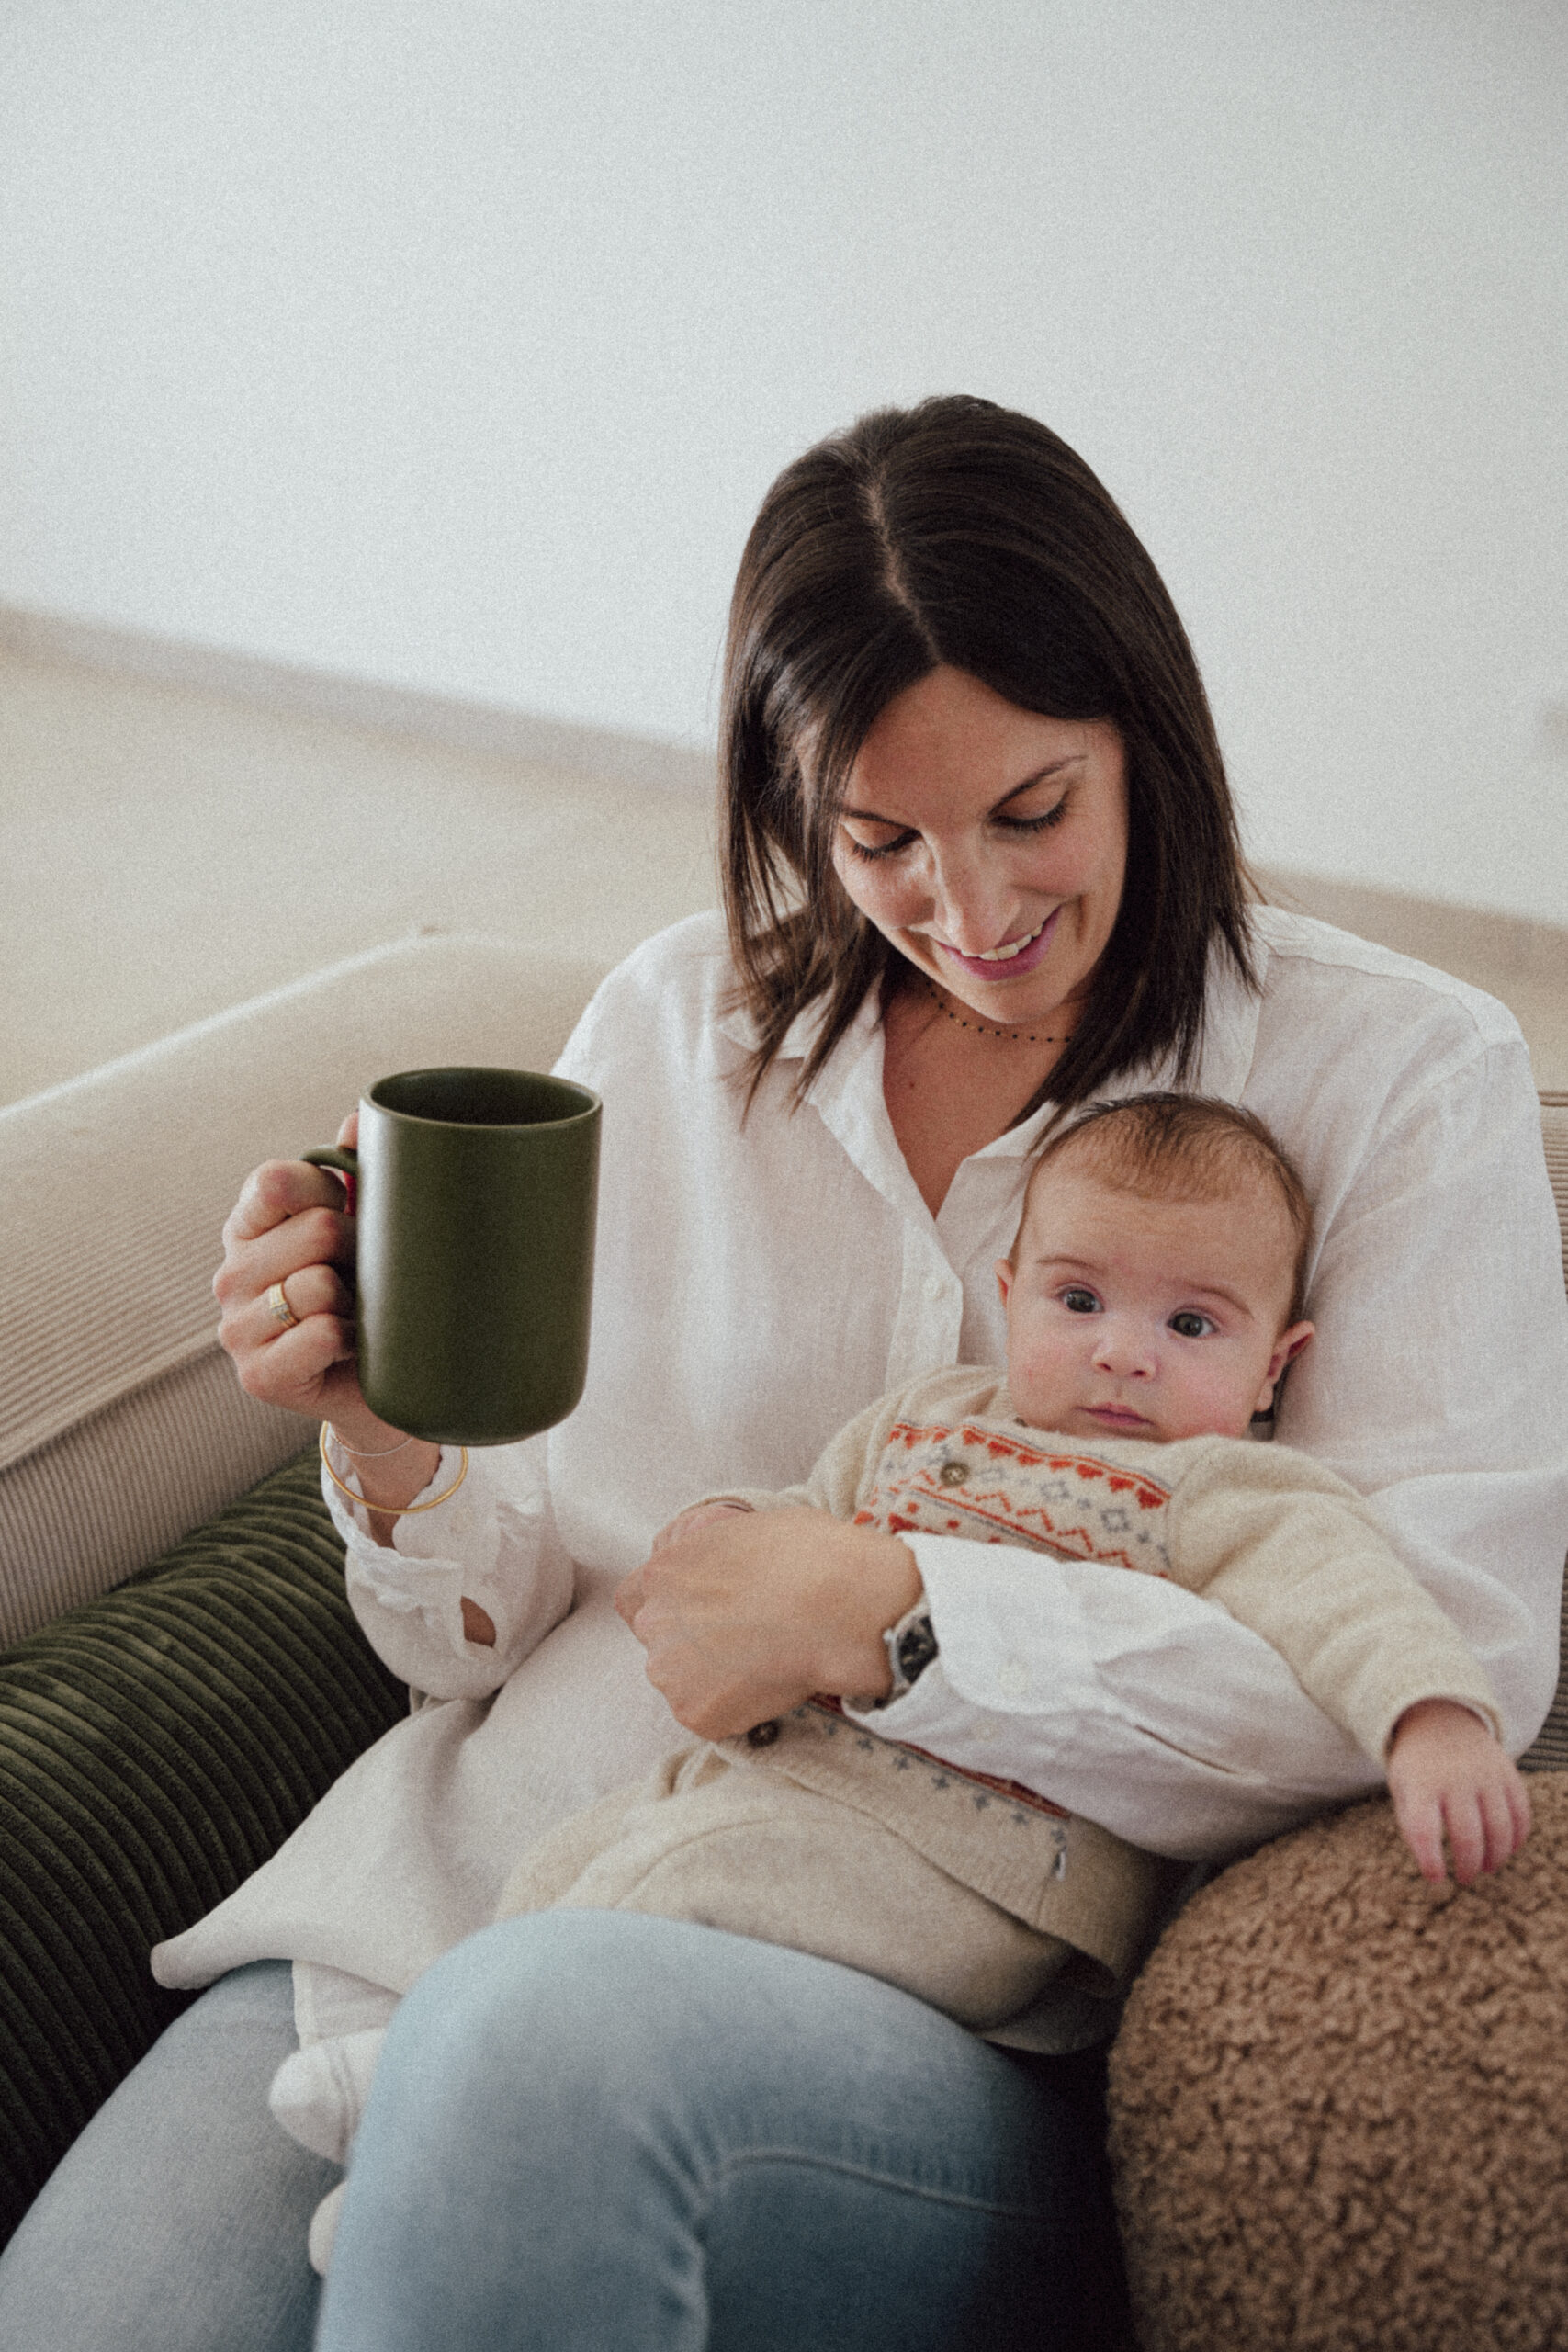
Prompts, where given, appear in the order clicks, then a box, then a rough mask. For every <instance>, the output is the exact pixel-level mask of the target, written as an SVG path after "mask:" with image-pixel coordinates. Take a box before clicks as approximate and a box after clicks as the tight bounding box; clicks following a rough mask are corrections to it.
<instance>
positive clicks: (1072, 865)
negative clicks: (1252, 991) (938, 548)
mask: <svg viewBox="0 0 1568 2352" xmlns="http://www.w3.org/2000/svg"><path fill="white" fill-rule="evenodd" d="M1126 860H1127V786H1126V760H1125V754H1124V752H1123V751H1122V738H1121V735H1120V733H1119V732H1118V730H1117V729H1116V728H1115V727H1114V726H1112V725H1111V722H1110V721H1109V720H1108V719H1097V718H1087V719H1079V718H1047V717H1045V716H1044V715H1043V713H1041V712H1039V711H1032V710H1023V709H1021V708H1020V707H1018V705H1017V704H1015V703H1010V702H1009V701H1007V700H1006V698H1005V697H1004V696H1003V695H998V694H996V693H994V692H993V691H992V689H991V688H990V687H989V686H987V685H984V684H981V682H980V680H979V679H978V678H974V677H971V676H970V675H969V674H968V673H967V672H966V671H963V670H955V669H951V668H946V667H942V668H939V669H935V670H931V671H930V672H928V673H927V674H926V676H925V677H923V678H921V679H919V681H918V682H917V683H916V684H914V685H912V686H909V687H907V688H906V690H905V691H904V693H903V694H901V695H896V696H895V698H894V700H893V701H892V702H891V703H889V704H888V705H887V707H886V709H885V710H884V711H883V712H882V713H881V715H880V717H879V718H877V720H876V722H875V724H874V726H873V727H872V729H871V730H870V732H869V733H868V734H867V736H866V738H865V741H864V742H863V744H862V746H861V750H860V754H859V757H858V758H857V759H856V761H855V763H854V766H853V768H852V770H851V773H850V780H849V785H848V788H847V790H846V792H845V795H844V806H843V809H842V810H841V811H840V819H839V826H838V832H837V835H836V838H835V842H834V849H833V863H834V867H835V870H836V871H837V873H838V876H839V878H840V881H841V883H842V884H843V886H844V888H845V890H846V891H847V892H848V894H849V896H850V898H851V899H852V900H853V902H854V904H855V905H856V906H857V907H859V909H860V910H861V911H862V913H863V915H865V916H866V918H867V920H868V921H869V922H873V923H874V924H875V926H876V928H877V930H878V931H880V932H881V933H883V935H884V936H885V937H886V939H888V940H890V941H891V942H892V944H893V945H894V946H895V947H897V949H898V951H899V953H900V954H901V955H902V956H905V957H906V958H907V959H908V962H909V963H911V964H913V965H914V966H915V967H916V969H917V970H919V971H921V972H924V973H925V974H926V976H927V978H930V979H932V980H934V981H935V982H936V983H937V985H938V986H939V987H941V988H942V989H946V990H947V991H948V993H949V994H951V995H952V996H953V997H956V998H957V999H958V1000H959V1001H960V1002H962V1003H964V1004H967V1005H968V1006H969V1007H970V1008H971V1010H973V1011H974V1012H977V1013H979V1014H980V1015H981V1016H982V1018H984V1019H987V1020H994V1021H998V1022H1001V1023H1023V1022H1028V1021H1038V1020H1043V1019H1047V1018H1049V1017H1050V1016H1051V1015H1053V1014H1054V1013H1055V1012H1056V1011H1057V1010H1058V1008H1059V1007H1061V1006H1062V1005H1064V1004H1066V1003H1068V1002H1074V1001H1077V1000H1079V999H1080V998H1081V997H1082V996H1083V995H1084V994H1085V993H1086V991H1087V989H1088V987H1089V981H1090V978H1091V976H1092V974H1093V972H1094V969H1095V967H1096V965H1097V964H1098V963H1099V961H1100V956H1102V955H1103V953H1104V951H1105V945H1106V943H1107V941H1108V940H1109V939H1110V937H1111V931H1112V929H1113V928H1114V926H1115V922H1116V915H1117V910H1118V909H1119V908H1120V906H1121V903H1122V877H1123V875H1124V872H1125V869H1126Z"/></svg>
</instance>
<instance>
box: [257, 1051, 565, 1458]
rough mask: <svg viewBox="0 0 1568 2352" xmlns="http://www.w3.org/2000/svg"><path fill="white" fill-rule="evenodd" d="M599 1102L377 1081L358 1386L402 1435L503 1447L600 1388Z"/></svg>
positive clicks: (501, 1082)
mask: <svg viewBox="0 0 1568 2352" xmlns="http://www.w3.org/2000/svg"><path fill="white" fill-rule="evenodd" d="M600 1112H601V1104H600V1101H599V1097H598V1096H597V1095H596V1094H594V1093H592V1091H590V1090H589V1089H588V1088H587V1087H586V1086H574V1085H573V1084H572V1083H571V1082H570V1080H566V1079H559V1078H543V1077H540V1076H538V1075H536V1073H535V1072H534V1071H532V1070H516V1069H418V1070H404V1071H401V1072H400V1073H399V1074H398V1075H397V1076H396V1077H393V1078H383V1079H379V1080H378V1081H377V1083H376V1084H375V1085H374V1086H373V1087H372V1088H371V1089H370V1091H369V1093H368V1094H367V1096H366V1098H365V1100H364V1101H363V1102H362V1103H361V1104H360V1106H359V1148H358V1151H357V1153H355V1152H351V1151H343V1150H323V1151H308V1152H306V1153H305V1155H304V1157H305V1158H306V1159H309V1160H310V1161H312V1162H313V1163H314V1164H315V1165H316V1166H317V1167H321V1168H341V1169H344V1170H346V1171H348V1172H350V1173H355V1174H357V1177H358V1180H359V1182H358V1203H357V1222H358V1261H357V1266H356V1283H357V1289H358V1311H357V1332H358V1352H359V1385H360V1387H361V1388H362V1389H363V1391H364V1394H365V1400H366V1402H367V1404H368V1405H369V1407H370V1408H371V1409H372V1411H373V1412H376V1413H378V1414H379V1415H380V1417H381V1419H383V1420H384V1421H389V1422H390V1423H391V1425H392V1427H393V1428H394V1429H399V1430H409V1431H410V1432H411V1433H412V1435H413V1436H415V1437H423V1438H431V1439H434V1440H437V1441H438V1442H441V1443H443V1444H446V1445H506V1444H510V1443H511V1442H513V1441H514V1440H515V1439H517V1438H523V1437H532V1436H533V1435H534V1433H535V1432H536V1430H547V1429H550V1428H552V1427H553V1426H554V1424H555V1423H556V1422H557V1421H561V1420H564V1419H566V1416H567V1415H568V1414H569V1413H570V1411H571V1409H572V1407H573V1406H574V1405H575V1404H576V1403H577V1400H578V1398H579V1397H581V1394H582V1385H583V1382H584V1380H585V1379H586V1377H587V1374H588V1320H589V1309H590V1306H591V1303H592V1287H593V1221H594V1212H595V1207H596V1204H597V1199H598V1182H599V1122H600Z"/></svg>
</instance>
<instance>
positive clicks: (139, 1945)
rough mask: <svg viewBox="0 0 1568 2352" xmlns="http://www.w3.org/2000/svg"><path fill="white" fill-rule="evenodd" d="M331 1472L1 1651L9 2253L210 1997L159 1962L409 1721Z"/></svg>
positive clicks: (4, 2199) (0, 2184)
mask: <svg viewBox="0 0 1568 2352" xmlns="http://www.w3.org/2000/svg"><path fill="white" fill-rule="evenodd" d="M319 1479H320V1468H319V1464H318V1463H317V1460H316V1454H315V1450H314V1448H313V1447H312V1449H311V1450H310V1453H308V1454H301V1455H300V1457H299V1460H298V1461H296V1462H291V1463H289V1464H287V1465H286V1466H285V1467H284V1468H283V1469H281V1470H278V1471H276V1472H274V1474H273V1475H272V1476H271V1477H269V1478H264V1479H263V1480H262V1482H261V1484H260V1485H259V1486H258V1487H253V1488H252V1490H251V1492H250V1493H249V1494H247V1495H243V1496H242V1497H241V1498H240V1500H239V1501H238V1502H235V1503H231V1504H230V1505H229V1507H228V1508H227V1510H223V1511H221V1512H220V1514H219V1516H218V1517H217V1518H216V1519H214V1520H212V1521H209V1523H208V1524H207V1526H205V1527H201V1528H197V1530H196V1532H194V1533H193V1534H190V1535H187V1536H186V1537H185V1539H184V1540H183V1541H182V1542H181V1543H179V1544H176V1545H175V1548H174V1550H173V1551H172V1552H169V1553H167V1554H166V1555H164V1558H163V1559H162V1560H159V1561H156V1562H154V1564H153V1565H152V1566H151V1567H148V1568H144V1569H142V1570H141V1573H140V1574H139V1575H137V1576H135V1577H132V1578H131V1579H130V1582H129V1583H127V1584H123V1585H121V1586H119V1587H118V1589H116V1590H115V1591H113V1592H110V1593H106V1594H105V1595H104V1596H103V1598H102V1599H101V1600H95V1601H92V1602H90V1603H89V1604H88V1606H87V1607H85V1608H84V1609H76V1610H73V1611H72V1612H71V1614H70V1615H69V1616H66V1617H62V1618H60V1619H58V1620H57V1622H56V1623H54V1624H52V1625H48V1626H46V1627H45V1628H44V1629H43V1631H42V1632H41V1633H38V1634H33V1635H31V1636H30V1638H29V1639H28V1640H27V1641H25V1642H22V1643H20V1644H19V1645H17V1648H15V1649H13V1650H9V1651H7V1652H6V1654H5V1655H4V1657H0V2243H4V2240H5V2239H6V2237H8V2236H9V2235H10V2233H11V2232H12V2230H14V2229H15V2227H16V2225H17V2222H18V2221H19V2220H20V2219H21V2216H22V2214H23V2213H24V2212H25V2211H26V2210H27V2208H28V2204H29V2203H30V2202H31V2200H32V2199H33V2198H34V2197H35V2196H36V2195H37V2193H38V2190H39V2188H40V2187H41V2186H42V2184H43V2182H44V2180H45V2179H46V2178H47V2177H48V2176H49V2174H50V2173H51V2170H52V2169H53V2167H54V2165H56V2164H57V2163H58V2161H59V2159H60V2157H61V2155H62V2154H63V2153H64V2151H65V2149H66V2148H67V2147H68V2146H69V2145H70V2143H71V2142H72V2141H73V2139H74V2138H75V2136H76V2134H77V2132H78V2131H81V2129H82V2127H83V2125H84V2124H85V2122H86V2121H87V2120H88V2118H89V2117H90V2116H91V2115H92V2114H93V2112H94V2110H95V2109H96V2108H97V2107H99V2106H100V2105H101V2104H102V2102H103V2101H104V2100H105V2099H106V2098H107V2097H108V2095H109V2093H110V2092H111V2091H112V2090H113V2089H114V2087H115V2086H116V2084H117V2083H118V2082H119V2081H120V2080H121V2078H122V2077H123V2076H124V2075H127V2074H128V2073H129V2072H130V2068H131V2067H132V2066H133V2065H134V2064H136V2062H137V2060H138V2059H139V2058H140V2057H141V2055H142V2053H143V2052H144V2051H145V2050H147V2049H148V2048H149V2046H150V2045H151V2043H152V2041H154V2040H155V2039H156V2037H157V2036H158V2034H159V2033H161V2032H162V2031H163V2030H164V2026H165V2025H167V2024H168V2023H169V2021H170V2020H171V2018H174V2017H175V2016H176V2015H177V2014H178V2012H179V2010H180V2009H181V2008H182V2007H184V2006H185V2002H186V1999H187V1998H188V1997H189V1996H184V1995H179V1994H173V1993H165V1992H164V1991H163V1990H161V1988H160V1987H159V1986H158V1985H155V1984H154V1983H153V1981H152V1975H151V1973H150V1972H149V1969H148V1965H147V1954H148V1951H149V1950H150V1949H151V1947H152V1945H153V1944H155V1943H158V1942H161V1941H162V1939H164V1937H165V1936H172V1935H176V1934H177V1933H178V1932H179V1931H180V1929H181V1928H187V1927H189V1926H190V1925H191V1923H192V1922H193V1921H194V1920H196V1919H198V1918H200V1917H201V1916H202V1914H203V1913H204V1912H206V1911H209V1910H210V1909H211V1908H212V1906H213V1905H214V1904H215V1903H219V1902H220V1901H221V1900H222V1898H223V1897H224V1895H226V1894H231V1892H232V1890H233V1889H234V1888H235V1887H236V1886H238V1885H239V1883H240V1882H241V1880H242V1879H243V1878H245V1877H247V1876H248V1875H249V1873H250V1872H251V1871H254V1870H255V1869H257V1868H258V1867H259V1866H260V1864H261V1863H263V1862H265V1860H266V1859H267V1857H268V1856H269V1855H270V1854H273V1853H276V1850H277V1848H278V1847H279V1846H280V1845H281V1844H282V1843H283V1840H284V1839H285V1838H287V1837H288V1834H289V1832H290V1831H291V1830H292V1829H294V1828H295V1827H296V1826H298V1825H299V1822H300V1821H302V1820H303V1819H304V1817H305V1815H306V1814H307V1813H309V1811H310V1807H311V1806H312V1805H313V1804H315V1803H316V1801H317V1799H318V1798H319V1797H321V1795H322V1794H323V1793H324V1792H325V1791H326V1790H327V1789H328V1788H329V1787H330V1786H331V1785H332V1783H333V1781H335V1780H336V1778H337V1777H338V1775H339V1773H340V1772H342V1771H344V1770H345V1769H346V1768H347V1766H348V1765H350V1764H351V1763H352V1762H353V1761H354V1758H355V1757H356V1756H357V1755H359V1754H360V1753H361V1751H362V1750H363V1749H365V1748H366V1747H369V1745H370V1743H371V1742H372V1741H373V1740H375V1739H378V1738H379V1737H380V1736H381V1734H382V1733H383V1732H384V1731H386V1730H388V1729H389V1727H390V1725H391V1724H394V1723H396V1722H397V1721H398V1720H399V1719H400V1717H401V1716H402V1715H403V1714H404V1713H406V1712H407V1708H408V1692H407V1691H406V1690H405V1689H404V1687H403V1685H402V1684H401V1683H400V1682H398V1681H396V1680H395V1679H393V1677H392V1676H391V1675H389V1673H388V1672H387V1671H386V1669H385V1668H384V1667H382V1665H381V1664H380V1662H379V1660H378V1659H377V1658H376V1657H374V1656H373V1654H372V1653H371V1651H370V1649H369V1648H368V1646H367V1644H366V1641H365V1638H364V1636H363V1634H361V1633H360V1632H359V1629H358V1627H357V1626H356V1625H355V1622H354V1619H353V1617H352V1616H351V1614H350V1612H349V1608H348V1603H347V1601H346V1600H345V1598H344V1583H343V1546H342V1544H340V1542H339V1541H338V1538H337V1534H336V1532H335V1531H334V1530H333V1524H332V1521H331V1519H330V1518H329V1517H328V1515H327V1511H326V1508H325V1506H324V1505H323V1503H322V1501H321V1491H320V1486H319Z"/></svg>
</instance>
